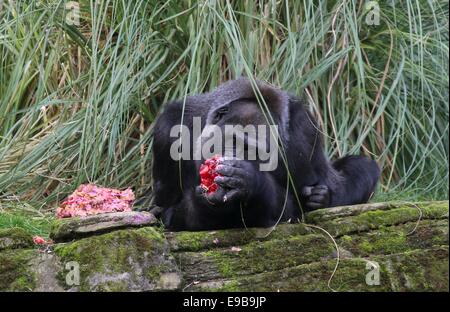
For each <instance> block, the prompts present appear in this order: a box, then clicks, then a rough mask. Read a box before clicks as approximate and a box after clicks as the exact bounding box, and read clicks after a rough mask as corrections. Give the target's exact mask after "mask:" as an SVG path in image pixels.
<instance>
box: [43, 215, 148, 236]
mask: <svg viewBox="0 0 450 312" xmlns="http://www.w3.org/2000/svg"><path fill="white" fill-rule="evenodd" d="M156 222H157V220H156V218H155V216H154V215H153V214H151V213H149V212H145V211H143V212H138V211H131V212H115V213H104V214H98V215H93V216H88V217H77V218H66V219H59V220H57V221H55V222H54V224H53V226H52V229H51V232H50V237H51V238H52V239H53V240H54V241H56V242H62V241H68V240H71V239H74V238H81V237H87V236H90V235H94V234H99V233H105V232H110V231H112V230H118V229H123V228H127V227H140V226H148V225H152V224H154V223H156Z"/></svg>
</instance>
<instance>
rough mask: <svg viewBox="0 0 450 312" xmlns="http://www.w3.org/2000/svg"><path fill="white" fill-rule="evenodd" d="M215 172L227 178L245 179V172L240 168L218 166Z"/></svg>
mask: <svg viewBox="0 0 450 312" xmlns="http://www.w3.org/2000/svg"><path fill="white" fill-rule="evenodd" d="M216 172H217V173H219V174H220V175H222V176H227V177H235V176H239V177H246V175H247V173H246V171H244V170H242V169H241V168H236V167H233V166H229V165H219V166H217V168H216Z"/></svg>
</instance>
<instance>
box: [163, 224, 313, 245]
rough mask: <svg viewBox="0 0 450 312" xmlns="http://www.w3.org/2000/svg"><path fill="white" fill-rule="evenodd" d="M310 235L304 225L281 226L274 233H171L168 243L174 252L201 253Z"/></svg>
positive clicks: (258, 229) (265, 230)
mask: <svg viewBox="0 0 450 312" xmlns="http://www.w3.org/2000/svg"><path fill="white" fill-rule="evenodd" d="M269 233H270V235H267V234H269ZM308 233H310V230H308V229H307V227H306V226H305V225H304V224H279V225H278V226H277V227H276V228H275V230H274V231H271V229H262V228H250V229H228V230H217V231H200V232H176V233H169V235H168V241H169V243H170V246H171V249H172V250H173V251H201V250H208V249H214V248H221V247H230V246H238V245H244V244H247V243H250V242H252V241H255V240H260V241H265V240H273V239H286V238H289V237H293V236H298V235H305V234H308Z"/></svg>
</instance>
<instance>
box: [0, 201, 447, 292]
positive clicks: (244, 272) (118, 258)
mask: <svg viewBox="0 0 450 312" xmlns="http://www.w3.org/2000/svg"><path fill="white" fill-rule="evenodd" d="M110 217H111V216H110ZM105 218H106V219H102V220H103V221H104V222H103V225H101V226H105V225H106V227H105V228H102V229H101V230H100V231H84V230H83V231H81V232H79V233H75V232H76V231H77V230H76V229H77V227H72V225H73V224H75V223H73V222H72V223H70V222H69V221H66V220H64V221H58V222H57V223H55V224H54V227H53V233H55V231H57V230H61V229H65V230H64V231H65V233H69V232H70V235H69V234H67V235H66V236H64V238H63V239H62V240H63V241H64V242H57V243H56V244H54V245H49V246H48V245H46V246H35V245H33V243H32V240H31V236H30V235H29V234H27V233H26V232H25V231H24V230H22V229H15V228H11V229H7V230H0V242H1V238H7V239H6V240H4V241H6V242H8V244H4V245H3V246H6V247H3V250H0V290H3V291H64V290H65V291H173V290H185V291H191V290H194V291H197V290H201V291H331V290H337V291H448V290H449V282H448V276H449V270H448V240H449V238H448V229H449V227H448V201H444V202H426V203H380V204H365V205H358V206H346V207H336V208H330V209H322V210H317V211H314V212H311V213H309V214H307V215H306V216H305V220H306V222H305V223H297V224H279V225H278V226H277V227H276V228H275V229H273V228H272V229H228V230H218V231H200V232H164V231H163V230H162V229H161V228H158V227H156V226H155V224H153V223H152V226H144V227H139V228H136V227H128V225H127V226H126V228H121V225H119V226H117V227H116V226H112V227H110V226H109V224H108V222H109V221H108V220H107V219H108V218H107V217H106V216H105ZM72 221H73V220H72ZM91 221H92V220H91ZM91 221H89V222H91ZM66 222H69V223H66ZM100 223H101V222H100ZM64 224H65V225H64ZM67 224H71V225H70V226H68V225H67ZM116 225H117V223H116ZM83 226H87V227H88V230H89V229H92V228H96V223H95V222H93V221H92V222H91V223H89V224H87V223H84V225H83ZM67 229H69V231H66V230H67ZM74 229H75V230H74ZM105 231H106V232H105ZM74 233H75V235H73V234H74ZM52 235H53V234H52ZM330 235H331V236H330ZM53 237H55V236H53ZM11 242H14V243H11ZM336 246H337V248H336ZM338 259H339V265H338V266H337V269H336V272H335V273H334V275H333V274H332V273H333V271H334V270H335V267H336V264H337V260H338ZM74 264H76V265H77V266H78V269H79V273H80V274H79V281H78V283H72V282H71V281H70V279H68V277H70V276H71V274H72V273H73V272H74V271H73V270H72V269H73V266H72V265H74ZM374 269H376V270H378V271H377V272H378V273H379V275H378V277H379V282H378V283H377V282H376V281H377V280H376V278H375V276H376V275H371V272H372V270H374ZM372 273H373V272H372ZM368 274H369V275H368ZM331 276H332V278H331V279H330V277H331ZM368 276H369V278H368ZM372 277H373V278H372Z"/></svg>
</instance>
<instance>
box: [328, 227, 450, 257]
mask: <svg viewBox="0 0 450 312" xmlns="http://www.w3.org/2000/svg"><path fill="white" fill-rule="evenodd" d="M413 229H414V232H412V230H413ZM337 242H338V245H339V246H340V247H342V248H344V249H346V250H348V251H350V252H351V253H352V254H353V255H355V256H360V257H367V256H373V255H377V254H393V253H400V252H405V251H409V250H416V249H425V248H431V247H433V246H435V245H445V244H448V220H422V221H420V223H419V224H418V225H417V222H408V223H405V224H401V225H396V226H388V227H385V226H381V227H379V228H378V229H376V230H373V231H370V232H364V233H359V234H354V235H351V236H349V235H345V236H342V237H340V238H339V239H338V240H337Z"/></svg>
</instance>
